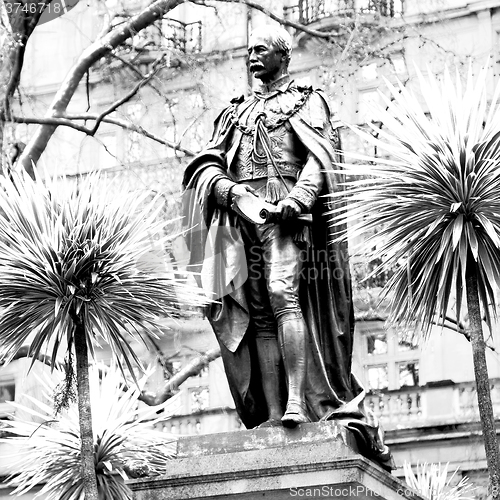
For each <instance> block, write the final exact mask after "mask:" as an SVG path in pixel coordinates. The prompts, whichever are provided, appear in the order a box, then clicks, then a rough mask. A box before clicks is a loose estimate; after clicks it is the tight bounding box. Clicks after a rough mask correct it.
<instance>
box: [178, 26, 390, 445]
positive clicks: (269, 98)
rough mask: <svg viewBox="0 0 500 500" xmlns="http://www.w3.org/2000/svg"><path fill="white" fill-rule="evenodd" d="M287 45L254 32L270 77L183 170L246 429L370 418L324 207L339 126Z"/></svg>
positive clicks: (282, 33)
mask: <svg viewBox="0 0 500 500" xmlns="http://www.w3.org/2000/svg"><path fill="white" fill-rule="evenodd" d="M291 52H292V40H291V37H290V35H289V34H288V32H287V31H286V30H284V29H282V28H278V27H274V26H273V27H271V26H266V27H264V28H261V29H257V30H255V31H253V32H252V34H251V36H250V40H249V46H248V62H249V69H250V71H251V73H253V75H254V76H255V78H257V79H259V80H260V81H261V83H262V85H261V87H260V88H258V89H257V90H256V91H255V92H254V93H253V95H251V96H250V97H247V98H243V97H241V98H239V99H234V100H233V101H232V103H231V105H230V106H229V107H228V108H226V109H225V110H224V111H223V112H222V113H221V114H220V115H219V117H218V119H217V120H216V123H215V130H214V134H213V137H212V140H211V141H210V142H209V144H208V145H207V147H206V149H205V150H204V151H203V152H202V153H200V154H199V155H198V156H197V157H196V158H195V159H194V160H193V161H192V162H191V163H190V164H189V165H188V167H187V169H186V172H185V177H184V188H185V193H184V209H185V219H184V221H185V224H186V226H187V227H188V228H191V230H190V232H189V233H188V235H187V243H188V247H189V248H190V251H191V264H192V266H193V269H194V270H195V271H199V273H200V276H201V278H200V283H201V284H202V285H203V286H204V287H205V288H208V290H207V291H210V290H209V289H210V287H211V288H212V291H213V292H214V293H215V294H216V296H217V297H220V298H219V299H218V300H217V301H216V302H215V303H214V304H212V305H211V306H210V308H209V309H210V310H209V311H208V318H209V320H210V322H211V324H212V327H213V329H214V331H215V334H216V336H217V338H218V340H219V343H220V346H221V352H222V358H223V361H224V367H225V371H226V375H227V377H228V381H229V385H230V388H231V391H232V395H233V398H234V401H235V404H236V409H237V411H238V413H239V415H240V418H241V420H242V422H243V423H244V424H245V426H246V427H248V428H252V427H256V426H274V425H283V426H287V427H294V426H296V425H299V424H302V423H305V422H309V421H318V420H320V419H327V418H341V417H342V416H345V415H349V416H350V417H352V416H353V415H358V416H359V417H360V419H362V418H364V416H363V415H362V414H361V413H360V411H359V402H360V400H361V399H362V394H361V389H360V387H359V386H358V385H357V383H356V381H355V379H354V378H353V377H352V375H351V356H352V342H353V330H354V321H353V319H354V315H353V306H352V297H351V281H350V274H349V267H348V261H347V248H346V245H345V243H339V242H335V241H334V238H333V234H332V232H333V231H334V229H332V228H331V227H330V226H329V224H328V217H327V216H326V215H325V214H326V213H327V212H328V211H329V210H332V209H334V208H336V202H335V201H334V200H332V198H329V197H322V196H321V195H326V194H329V193H333V192H334V191H335V190H336V189H338V188H339V185H338V184H339V181H340V180H341V179H340V177H339V174H338V166H337V165H336V164H337V163H338V162H339V160H340V158H339V153H338V150H339V148H340V144H339V136H338V133H337V129H336V127H337V126H338V125H337V124H336V123H333V122H332V119H331V113H330V109H329V107H328V103H327V98H326V97H325V95H324V94H323V93H322V92H321V91H318V90H314V89H313V88H311V87H310V86H305V85H299V84H297V83H295V82H294V81H293V80H291V79H290V76H289V74H288V65H289V62H290V56H291ZM335 171H337V172H335ZM249 196H250V197H252V198H250V199H255V201H259V202H261V201H266V202H268V203H270V204H273V205H275V207H276V209H275V210H276V217H275V219H274V220H273V221H271V222H265V223H262V224H260V223H259V224H256V223H254V222H251V221H249V220H247V219H246V218H245V217H242V216H241V212H240V211H239V210H238V208H237V205H238V200H239V199H241V198H242V197H246V198H248V197H249ZM253 197H255V198H253ZM304 215H306V216H307V217H304ZM307 218H309V220H305V219H307ZM192 228H194V229H192ZM337 230H338V228H337ZM214 256H216V257H217V258H214ZM207 276H209V277H210V278H207ZM360 398H361V399H360ZM372 430H373V429H372ZM363 432H365V431H363ZM374 434H376V431H375V432H374ZM384 450H385V452H387V450H386V448H385V447H384ZM379 451H380V450H379Z"/></svg>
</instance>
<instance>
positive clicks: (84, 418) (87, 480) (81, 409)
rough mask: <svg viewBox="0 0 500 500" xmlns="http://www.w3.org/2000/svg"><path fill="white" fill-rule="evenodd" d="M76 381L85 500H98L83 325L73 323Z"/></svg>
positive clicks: (85, 339)
mask: <svg viewBox="0 0 500 500" xmlns="http://www.w3.org/2000/svg"><path fill="white" fill-rule="evenodd" d="M74 338H75V354H76V380H77V390H78V417H79V422H80V439H81V460H82V478H83V487H84V491H85V500H98V498H99V494H98V491H97V478H96V475H95V462H94V461H95V457H94V455H95V453H94V435H93V432H92V408H91V405H90V384H89V358H88V348H87V338H86V335H85V324H84V322H83V319H81V318H78V321H76V322H75V337H74Z"/></svg>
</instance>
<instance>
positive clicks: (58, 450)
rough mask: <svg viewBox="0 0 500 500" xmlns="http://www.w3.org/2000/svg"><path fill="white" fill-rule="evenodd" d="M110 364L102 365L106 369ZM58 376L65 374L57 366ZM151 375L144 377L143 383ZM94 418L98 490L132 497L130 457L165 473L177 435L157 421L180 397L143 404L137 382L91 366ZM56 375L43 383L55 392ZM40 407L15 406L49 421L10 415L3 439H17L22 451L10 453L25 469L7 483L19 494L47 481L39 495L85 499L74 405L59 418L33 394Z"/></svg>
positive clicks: (114, 498)
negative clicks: (157, 426)
mask: <svg viewBox="0 0 500 500" xmlns="http://www.w3.org/2000/svg"><path fill="white" fill-rule="evenodd" d="M104 369H106V368H105V367H101V371H102V370H104ZM54 373H55V375H59V378H62V377H63V374H62V373H60V372H58V370H55V372H54ZM146 379H147V376H146V377H144V378H142V379H141V380H140V381H139V386H140V388H142V387H144V384H145V382H146ZM90 382H91V398H92V400H91V402H92V411H93V415H92V419H93V430H94V449H95V465H96V474H97V484H98V490H99V492H100V494H101V495H102V498H105V499H106V500H127V499H131V498H132V492H131V491H130V490H129V488H128V487H127V486H126V485H125V484H124V483H123V480H122V479H128V474H127V470H129V469H130V467H131V463H137V464H138V465H140V466H141V467H142V468H145V469H146V470H147V472H148V475H158V474H163V473H165V472H166V471H167V467H168V461H169V459H170V458H172V457H173V456H174V454H175V440H174V438H173V436H169V435H167V434H165V433H164V432H162V431H160V430H156V429H155V428H154V425H155V424H157V423H159V422H161V421H162V420H165V419H166V418H169V416H170V415H172V413H173V412H175V411H176V409H177V405H178V402H177V398H176V397H175V396H174V398H172V399H170V400H168V401H166V402H165V403H163V404H162V405H158V406H154V407H147V408H142V407H141V405H140V403H139V400H138V397H139V395H140V393H141V390H140V388H138V387H137V386H135V385H134V386H131V387H126V386H125V385H124V383H123V378H122V377H121V375H120V373H119V371H118V370H116V369H113V368H111V369H107V371H106V372H105V375H104V376H103V377H102V378H101V379H100V378H99V368H98V367H94V368H93V369H92V370H91V372H90ZM56 383H57V379H56V378H55V377H54V376H52V377H51V378H49V377H43V378H42V379H41V384H42V387H43V388H44V391H45V393H46V395H45V397H50V395H51V394H52V393H53V391H54V389H55V386H56ZM29 399H30V402H31V403H34V404H35V405H36V407H37V410H36V411H35V410H33V409H31V408H29V407H24V406H23V405H20V404H14V403H13V406H14V407H16V408H18V409H20V410H23V411H25V412H27V413H28V414H30V415H33V416H35V417H37V418H39V419H41V420H42V421H44V422H45V423H44V424H42V425H40V424H38V423H35V422H32V421H20V420H11V421H7V422H6V429H5V430H7V431H8V432H9V433H11V434H13V436H14V437H10V438H2V439H0V443H1V442H3V443H6V442H7V443H16V444H17V445H18V446H19V447H20V451H19V453H16V456H13V457H4V458H11V459H12V461H13V462H17V463H18V469H19V470H20V471H21V472H20V473H17V474H14V475H12V476H11V477H10V478H9V480H8V484H9V485H10V486H13V487H15V490H14V493H15V494H22V493H25V492H28V491H29V490H31V489H32V488H34V487H35V486H37V485H40V484H44V486H43V488H42V489H41V490H40V492H38V493H37V494H35V498H38V497H39V496H43V495H46V496H45V497H44V498H46V499H47V500H61V499H67V500H83V499H84V491H83V481H82V477H81V458H80V428H79V423H78V410H77V408H76V405H75V406H72V407H70V408H69V409H68V410H67V411H65V412H62V413H59V414H58V416H57V418H54V415H53V409H52V408H51V407H49V406H47V405H46V404H45V403H43V402H41V401H38V400H37V399H35V398H33V397H30V398H29Z"/></svg>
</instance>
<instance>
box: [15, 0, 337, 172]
mask: <svg viewBox="0 0 500 500" xmlns="http://www.w3.org/2000/svg"><path fill="white" fill-rule="evenodd" d="M218 1H224V2H229V3H239V4H246V5H248V6H249V7H251V8H253V9H256V10H259V11H261V12H263V13H264V14H266V15H268V16H269V17H270V18H271V19H274V20H276V21H278V22H280V23H282V24H284V25H286V26H291V27H293V28H295V29H298V30H301V31H304V32H306V33H308V34H310V35H312V36H316V37H319V38H326V39H330V38H331V36H330V34H328V33H325V32H322V31H318V30H312V29H310V28H307V27H306V26H302V25H301V24H298V23H295V22H293V21H288V20H286V19H283V18H281V17H279V16H276V15H275V14H274V13H272V12H271V11H270V10H268V9H266V8H265V7H262V6H261V5H259V4H258V3H256V2H254V1H253V0H218ZM183 3H188V2H187V0H156V1H155V2H153V3H152V4H151V5H150V6H149V7H147V8H145V9H143V10H142V11H141V12H140V13H139V14H137V15H135V16H133V17H132V18H131V19H130V21H128V22H126V23H124V24H123V25H120V26H118V27H116V28H114V29H113V30H111V31H110V32H109V33H107V34H106V35H104V36H103V37H102V38H99V39H97V40H96V41H95V42H94V43H92V44H91V45H90V46H89V47H88V48H87V49H86V50H85V51H84V52H83V53H82V54H81V56H80V57H79V59H78V61H77V62H76V64H75V65H74V66H73V67H72V68H71V70H70V71H69V73H68V75H67V76H66V78H65V80H64V82H63V83H62V85H61V87H60V88H59V90H58V92H57V93H56V95H55V97H54V99H53V101H52V104H51V106H50V107H49V109H48V111H47V113H46V115H45V118H57V117H60V116H63V115H64V114H65V112H66V109H67V107H68V104H69V102H70V101H71V99H72V98H73V95H74V93H75V91H76V89H77V88H78V86H79V84H80V81H81V79H82V78H83V76H84V75H85V73H86V72H87V71H88V69H89V68H90V67H92V66H93V65H94V64H95V63H96V62H97V61H98V60H99V59H100V58H101V57H103V56H104V55H106V54H107V53H109V52H111V51H112V50H114V49H115V48H117V47H118V46H119V45H121V44H123V43H124V42H125V41H127V40H128V39H129V38H131V37H132V36H133V35H135V34H136V33H138V32H139V31H141V30H142V29H144V28H146V27H147V26H150V25H151V24H153V23H154V22H155V21H156V20H158V19H161V18H162V17H163V16H164V15H165V14H166V13H167V12H169V11H171V10H172V9H174V8H175V7H177V6H178V5H181V4H183ZM191 3H198V4H199V3H200V2H197V1H196V0H194V1H193V2H191ZM57 125H58V124H57V123H49V122H47V123H45V124H42V125H41V126H40V127H39V128H38V129H37V131H36V132H35V133H34V135H33V136H32V138H31V140H30V141H29V143H28V144H27V146H26V148H25V150H24V151H23V154H22V155H21V157H20V159H19V162H20V163H21V164H22V165H23V167H24V168H26V169H27V170H29V169H30V168H31V165H36V164H37V162H38V160H39V158H40V156H41V154H42V153H43V151H44V150H45V148H46V147H47V144H48V142H49V140H50V138H51V137H52V135H53V134H54V132H55V130H56V128H57Z"/></svg>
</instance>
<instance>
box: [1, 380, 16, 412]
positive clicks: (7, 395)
mask: <svg viewBox="0 0 500 500" xmlns="http://www.w3.org/2000/svg"><path fill="white" fill-rule="evenodd" d="M15 397H16V384H15V382H14V380H2V381H0V418H6V417H7V416H8V415H9V414H10V413H12V410H13V409H12V406H11V405H9V403H8V402H9V401H14V400H15Z"/></svg>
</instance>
